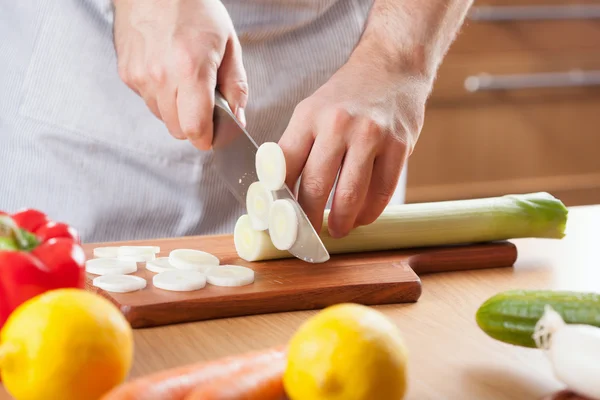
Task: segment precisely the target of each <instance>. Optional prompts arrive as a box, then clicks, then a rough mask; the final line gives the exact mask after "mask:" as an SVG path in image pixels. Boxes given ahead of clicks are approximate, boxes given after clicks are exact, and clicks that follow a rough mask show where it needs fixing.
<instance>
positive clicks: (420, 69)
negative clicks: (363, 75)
mask: <svg viewBox="0 0 600 400" xmlns="http://www.w3.org/2000/svg"><path fill="white" fill-rule="evenodd" d="M365 39H366V38H363V40H361V43H360V44H359V45H358V46H357V47H356V49H355V50H354V51H353V52H352V54H351V55H350V58H349V60H348V64H350V65H353V64H355V65H357V64H360V65H369V66H370V67H371V68H372V69H374V70H377V71H382V72H385V73H390V74H392V75H401V76H404V77H406V76H408V77H411V79H412V80H414V81H416V82H420V83H422V84H424V85H428V86H431V85H433V81H434V77H435V71H436V69H437V66H436V65H435V63H434V61H433V60H432V59H431V57H429V56H428V54H427V49H426V47H425V46H424V45H421V44H409V43H404V44H401V43H397V42H394V41H391V40H389V39H387V40H386V39H382V38H376V37H372V38H371V39H367V40H365Z"/></svg>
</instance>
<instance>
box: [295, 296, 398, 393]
mask: <svg viewBox="0 0 600 400" xmlns="http://www.w3.org/2000/svg"><path fill="white" fill-rule="evenodd" d="M283 383H284V386H285V389H286V392H287V395H288V397H289V398H290V400H306V399H310V400H399V399H402V398H403V397H404V396H405V393H406V388H407V350H406V346H405V343H404V341H403V338H402V336H401V333H400V331H399V329H398V328H397V327H396V326H395V325H394V324H393V323H392V322H391V321H390V320H389V319H388V318H387V317H385V316H384V315H383V314H382V313H380V312H378V311H376V310H375V309H373V308H370V307H366V306H362V305H358V304H346V303H345V304H338V305H335V306H331V307H328V308H326V309H324V310H322V311H321V312H319V313H317V314H316V315H315V316H313V317H312V318H310V319H308V320H307V321H306V322H305V323H304V324H303V325H302V326H301V327H300V328H299V329H298V331H297V332H296V333H295V334H294V336H293V337H292V338H291V340H290V343H289V348H288V364H287V368H286V371H285V373H284V377H283Z"/></svg>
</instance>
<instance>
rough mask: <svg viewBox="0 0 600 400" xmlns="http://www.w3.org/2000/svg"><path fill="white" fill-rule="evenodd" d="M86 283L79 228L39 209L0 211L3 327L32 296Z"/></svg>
mask: <svg viewBox="0 0 600 400" xmlns="http://www.w3.org/2000/svg"><path fill="white" fill-rule="evenodd" d="M84 284H85V254H84V252H83V249H82V248H81V244H80V238H79V234H78V233H77V231H76V230H75V229H73V228H72V227H70V226H68V225H66V224H64V223H58V222H54V221H52V220H50V219H49V218H48V217H47V216H46V215H45V214H44V213H42V212H41V211H38V210H33V209H27V210H23V211H20V212H17V213H15V214H13V215H8V214H6V213H4V212H0V328H1V327H2V326H3V325H4V323H5V321H6V319H7V318H8V316H9V315H10V314H11V313H12V312H13V311H14V309H15V308H17V307H18V306H19V305H20V304H21V303H23V302H25V301H27V300H29V299H30V298H32V297H34V296H37V295H39V294H42V293H44V292H46V291H48V290H52V289H60V288H66V287H72V288H80V289H83V288H84Z"/></svg>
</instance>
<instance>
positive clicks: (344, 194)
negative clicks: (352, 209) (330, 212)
mask: <svg viewBox="0 0 600 400" xmlns="http://www.w3.org/2000/svg"><path fill="white" fill-rule="evenodd" d="M336 192H337V193H336V195H337V196H338V199H339V200H340V201H341V202H342V203H344V204H346V205H356V204H358V203H360V200H361V196H360V193H361V191H360V185H359V184H358V183H353V184H348V185H346V186H344V187H338V188H337V190H336Z"/></svg>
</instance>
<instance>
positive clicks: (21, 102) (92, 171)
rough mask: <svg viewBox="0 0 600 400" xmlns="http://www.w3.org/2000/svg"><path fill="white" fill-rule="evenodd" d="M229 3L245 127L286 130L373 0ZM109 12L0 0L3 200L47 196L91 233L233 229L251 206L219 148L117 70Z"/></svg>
mask: <svg viewBox="0 0 600 400" xmlns="http://www.w3.org/2000/svg"><path fill="white" fill-rule="evenodd" d="M223 3H224V4H225V6H226V7H227V9H228V10H229V12H230V14H231V16H232V19H233V21H234V24H235V27H236V30H237V32H238V34H239V36H240V40H241V42H242V46H243V58H244V65H245V67H246V70H247V73H248V80H249V86H250V100H249V104H248V107H247V109H246V117H247V121H248V129H249V131H250V133H251V134H252V135H253V137H254V138H255V139H256V141H257V142H258V143H259V144H260V143H262V142H264V141H278V140H279V137H280V136H281V134H282V133H283V131H284V130H285V127H286V125H287V123H288V121H289V118H290V117H291V115H292V112H293V110H294V107H295V106H296V104H297V103H298V102H300V101H301V100H302V99H304V98H305V97H307V96H309V95H310V94H311V93H312V92H314V91H315V90H316V89H317V88H318V87H319V86H320V85H322V84H323V83H325V82H326V81H327V79H328V78H329V77H330V76H331V75H332V74H333V73H334V72H335V71H336V70H337V69H338V68H339V67H340V66H341V65H342V64H343V63H344V61H345V60H346V59H347V57H348V55H349V54H350V52H351V51H352V49H353V47H354V46H355V45H356V43H357V41H358V39H359V37H360V34H361V32H362V29H363V26H364V23H365V21H366V18H367V14H368V10H369V7H370V0H237V1H234V0H224V1H223ZM112 22H113V13H112V6H111V2H110V0H21V1H3V2H1V3H0V138H1V140H0V171H1V174H0V184H1V187H2V190H1V192H0V210H4V211H7V212H13V211H16V210H17V209H19V208H22V207H34V208H39V209H41V210H44V211H46V212H47V213H48V214H49V216H50V217H52V218H54V219H56V220H61V221H65V222H67V223H69V224H71V225H73V226H74V227H76V228H77V229H78V230H79V232H80V234H81V235H82V239H83V241H84V242H102V241H114V240H134V239H152V238H161V237H175V236H187V235H200V234H218V233H229V232H231V231H232V230H233V226H234V224H235V221H236V219H237V217H238V216H239V215H240V214H242V213H243V212H244V211H245V210H244V208H243V207H242V206H241V205H239V204H238V203H237V201H236V200H235V198H234V197H233V196H232V195H231V194H230V193H229V192H228V190H227V189H226V187H225V186H224V184H223V183H222V182H221V181H220V179H219V177H218V175H217V173H216V171H215V170H214V168H213V165H212V163H211V152H199V151H198V150H196V149H195V148H194V147H193V146H192V145H190V144H189V143H188V142H187V141H179V140H176V139H173V138H172V137H171V136H170V135H169V133H168V131H167V129H166V127H165V126H164V124H163V123H162V122H161V121H159V120H158V119H156V118H155V117H154V116H153V115H152V114H151V112H150V111H149V110H148V109H147V107H146V105H145V104H144V102H143V100H142V99H141V98H139V97H138V96H137V95H136V94H135V93H133V92H132V91H131V90H130V89H129V88H127V86H126V85H125V84H124V83H123V82H122V81H121V80H120V79H119V76H118V74H117V68H116V65H117V64H116V56H115V52H114V48H113V42H112ZM405 173H406V171H404V174H403V176H402V179H401V182H400V184H399V186H398V191H397V193H396V196H395V197H394V199H393V200H392V201H393V202H395V203H400V202H403V201H404V185H405V180H406V175H405Z"/></svg>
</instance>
